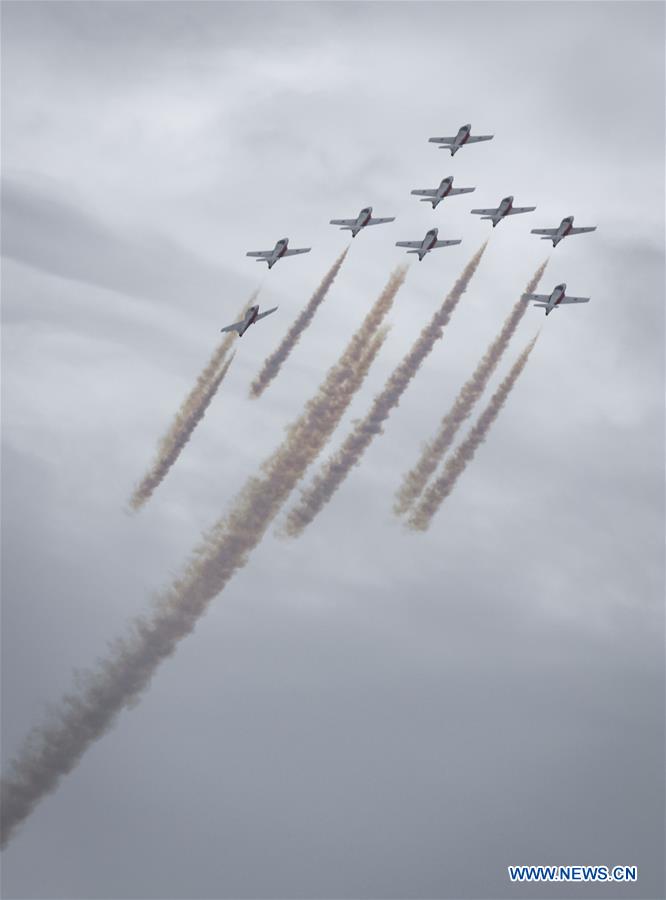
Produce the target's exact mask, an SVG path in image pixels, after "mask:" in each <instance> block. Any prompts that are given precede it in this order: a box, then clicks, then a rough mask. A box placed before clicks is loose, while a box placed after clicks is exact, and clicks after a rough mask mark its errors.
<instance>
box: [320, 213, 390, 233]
mask: <svg viewBox="0 0 666 900" xmlns="http://www.w3.org/2000/svg"><path fill="white" fill-rule="evenodd" d="M386 222H395V216H391V218H390V219H373V218H372V207H371V206H366V207H365V209H362V210H361V211H360V213H359V214H358V215H357V216H356V218H355V219H331V221H330V223H329V224H331V225H340V226H341V228H340V231H351V235H352V237H353V238H354V237H356V235H357V234H358V233H359V231H360V230H361V229H362V228H365V227H366V226H367V225H384V224H385V223H386Z"/></svg>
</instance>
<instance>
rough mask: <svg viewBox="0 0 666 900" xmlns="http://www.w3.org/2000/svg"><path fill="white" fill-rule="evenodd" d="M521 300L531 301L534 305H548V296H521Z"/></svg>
mask: <svg viewBox="0 0 666 900" xmlns="http://www.w3.org/2000/svg"><path fill="white" fill-rule="evenodd" d="M523 300H533V301H534V302H535V303H548V301H549V300H550V294H523Z"/></svg>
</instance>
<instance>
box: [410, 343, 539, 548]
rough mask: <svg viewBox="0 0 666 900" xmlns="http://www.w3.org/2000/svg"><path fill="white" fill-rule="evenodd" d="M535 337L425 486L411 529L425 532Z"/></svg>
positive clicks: (484, 432)
mask: <svg viewBox="0 0 666 900" xmlns="http://www.w3.org/2000/svg"><path fill="white" fill-rule="evenodd" d="M538 336H539V335H538V334H537V335H536V336H535V337H534V338H532V340H531V341H530V343H529V344H528V345H527V347H525V349H524V350H523V352H522V353H521V354H520V356H519V357H518V359H517V360H516V361H515V363H514V364H513V366H512V368H511V370H510V372H509V374H508V375H507V376H506V378H505V379H504V381H502V383H501V384H500V386H499V387H498V388H497V390H496V391H495V393H494V394H493V396H492V397H491V398H490V401H489V402H488V406H486V408H485V409H484V411H483V412H482V413H481V415H480V416H479V418H478V419H477V421H476V424H475V425H474V426H473V427H472V430H471V431H470V433H469V434H468V435H467V437H466V438H465V440H464V441H463V442H462V444H461V445H460V446H459V447H458V449H457V450H456V451H455V452H454V453H453V455H452V456H451V457H450V458H449V459H448V460H447V462H446V465H445V466H444V471H443V473H442V474H441V475H440V477H439V478H438V479H437V480H436V481H435V482H433V484H432V485H431V486H430V487H429V488H428V489H427V491H426V492H425V494H424V495H423V499H422V500H421V502H420V504H419V505H418V506H417V507H416V509H415V510H414V512H413V513H412V515H411V516H410V517H409V519H408V520H407V524H408V526H409V527H410V528H411V529H413V530H414V531H425V530H426V529H427V528H428V526H429V525H430V522H431V520H432V517H433V516H434V515H435V513H436V512H437V510H438V509H439V507H440V506H441V505H442V503H443V501H444V500H445V499H446V497H448V496H449V494H450V493H451V491H452V490H453V488H454V485H455V483H456V481H457V480H458V478H459V477H460V476H461V475H462V473H463V472H464V470H465V468H466V466H467V464H468V463H470V462H471V461H472V459H473V458H474V454H475V453H476V451H477V448H478V447H479V446H480V445H481V444H482V443H483V441H485V439H486V436H487V434H488V431H489V430H490V427H491V425H492V424H493V422H494V421H495V419H496V418H497V416H498V414H499V412H500V410H501V409H502V407H503V406H504V403H505V401H506V399H507V397H508V396H509V394H510V393H511V389H512V388H513V386H514V384H515V383H516V381H517V380H518V376H519V375H520V373H521V372H522V371H523V369H524V368H525V364H526V363H527V360H528V358H529V355H530V353H531V351H532V348H533V347H534V345H535V344H536V341H537V337H538Z"/></svg>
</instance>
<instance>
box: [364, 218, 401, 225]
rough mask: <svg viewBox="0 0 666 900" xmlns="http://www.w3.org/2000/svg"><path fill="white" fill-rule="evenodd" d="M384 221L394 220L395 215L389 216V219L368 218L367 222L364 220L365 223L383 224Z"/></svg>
mask: <svg viewBox="0 0 666 900" xmlns="http://www.w3.org/2000/svg"><path fill="white" fill-rule="evenodd" d="M386 222H395V216H391V218H390V219H370V221H369V222H366V223H365V224H366V225H384V224H385V223H386Z"/></svg>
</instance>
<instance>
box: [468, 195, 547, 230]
mask: <svg viewBox="0 0 666 900" xmlns="http://www.w3.org/2000/svg"><path fill="white" fill-rule="evenodd" d="M535 209H536V206H514V205H513V197H505V198H504V199H503V200H501V201H500V205H499V206H498V207H497V208H496V209H473V210H471V212H472V213H473V214H474V215H476V216H481V218H482V219H490V220H491V221H492V223H493V228H494V227H495V225H497V224H498V223H499V222H501V221H502V219H503V218H504V217H505V216H515V215H517V214H518V213H526V212H533V211H534V210H535Z"/></svg>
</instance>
